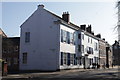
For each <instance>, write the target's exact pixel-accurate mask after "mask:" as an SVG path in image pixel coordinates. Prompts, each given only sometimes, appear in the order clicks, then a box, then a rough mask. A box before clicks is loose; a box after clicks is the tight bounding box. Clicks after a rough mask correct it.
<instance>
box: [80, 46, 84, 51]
mask: <svg viewBox="0 0 120 80" xmlns="http://www.w3.org/2000/svg"><path fill="white" fill-rule="evenodd" d="M81 51H82V53H84V45H82V47H81Z"/></svg>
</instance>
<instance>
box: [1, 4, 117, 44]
mask: <svg viewBox="0 0 120 80" xmlns="http://www.w3.org/2000/svg"><path fill="white" fill-rule="evenodd" d="M38 4H44V6H45V9H47V10H49V11H51V12H53V13H55V14H57V15H58V16H61V15H62V13H63V12H66V11H68V12H69V13H70V22H72V23H74V24H76V25H78V26H80V25H82V24H86V25H88V24H91V25H92V31H94V33H95V34H99V33H100V34H101V36H102V38H105V39H106V41H108V42H109V43H110V44H113V43H114V41H115V40H117V32H116V31H114V27H115V26H116V25H117V9H116V8H115V5H116V2H2V3H0V8H1V6H2V8H1V9H2V10H1V9H0V12H2V15H1V14H0V27H1V28H2V29H3V31H4V32H5V33H6V34H7V36H8V37H16V36H20V25H21V24H22V23H23V22H24V21H25V20H26V19H27V18H28V17H29V16H30V15H31V14H32V13H33V12H34V11H35V10H36V9H37V5H38ZM1 17H2V18H1Z"/></svg>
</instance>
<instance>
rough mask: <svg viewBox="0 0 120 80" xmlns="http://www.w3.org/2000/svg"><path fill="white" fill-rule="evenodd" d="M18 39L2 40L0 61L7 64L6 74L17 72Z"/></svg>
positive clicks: (8, 38)
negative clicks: (0, 58) (0, 59)
mask: <svg viewBox="0 0 120 80" xmlns="http://www.w3.org/2000/svg"><path fill="white" fill-rule="evenodd" d="M19 43H20V37H5V38H3V40H2V59H3V60H4V61H5V62H7V68H8V72H16V71H19Z"/></svg>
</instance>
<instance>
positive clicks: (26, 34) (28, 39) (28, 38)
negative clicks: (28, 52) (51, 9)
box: [25, 32, 30, 43]
mask: <svg viewBox="0 0 120 80" xmlns="http://www.w3.org/2000/svg"><path fill="white" fill-rule="evenodd" d="M25 42H26V43H28V42H30V32H25Z"/></svg>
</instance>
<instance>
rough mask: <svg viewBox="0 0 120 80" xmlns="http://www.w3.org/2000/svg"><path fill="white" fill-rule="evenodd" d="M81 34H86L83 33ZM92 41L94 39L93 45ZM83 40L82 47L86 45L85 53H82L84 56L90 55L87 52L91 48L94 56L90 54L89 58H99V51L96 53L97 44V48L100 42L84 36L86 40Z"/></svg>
mask: <svg viewBox="0 0 120 80" xmlns="http://www.w3.org/2000/svg"><path fill="white" fill-rule="evenodd" d="M81 34H84V33H83V32H82V33H81ZM88 37H89V40H90V42H89V43H88ZM91 39H92V43H91ZM81 40H82V45H84V53H82V56H84V55H85V54H88V53H87V51H86V48H87V46H88V47H91V48H93V54H89V56H88V58H94V57H99V51H98V50H97V51H95V42H96V43H97V46H98V45H99V44H98V40H96V39H94V38H92V37H90V36H88V35H86V34H84V40H83V39H81Z"/></svg>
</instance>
